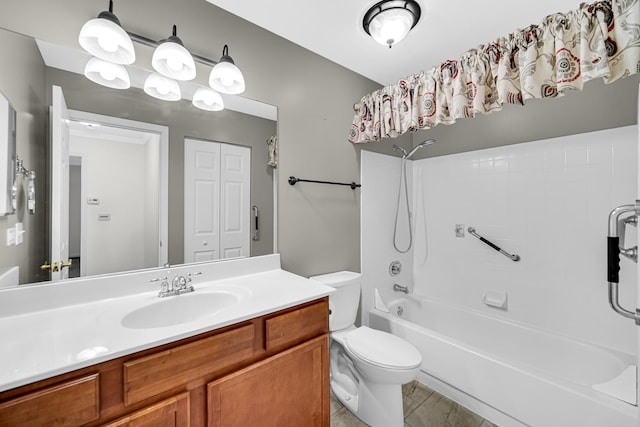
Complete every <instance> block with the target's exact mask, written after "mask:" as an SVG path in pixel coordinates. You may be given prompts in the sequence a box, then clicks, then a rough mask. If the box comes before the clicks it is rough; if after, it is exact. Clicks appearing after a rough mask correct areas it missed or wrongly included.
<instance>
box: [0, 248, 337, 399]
mask: <svg viewBox="0 0 640 427" xmlns="http://www.w3.org/2000/svg"><path fill="white" fill-rule="evenodd" d="M196 271H197V272H201V273H202V274H200V275H198V276H194V278H193V282H192V283H191V284H192V285H193V287H194V288H195V291H194V292H193V293H189V294H184V295H178V296H168V297H165V298H159V297H158V291H159V290H160V282H149V281H150V280H151V279H155V278H158V277H165V276H169V278H172V277H173V276H174V275H176V274H185V275H186V274H187V273H189V272H192V273H194V272H196ZM167 273H168V274H167ZM216 291H222V292H227V291H232V292H233V293H234V294H235V295H239V296H240V301H239V302H238V303H236V304H234V305H231V306H229V307H228V308H223V309H222V310H221V311H219V312H216V313H213V314H210V315H209V314H207V315H206V316H204V317H201V318H198V319H196V320H193V321H189V322H186V323H180V324H175V325H171V326H165V327H154V328H142V329H132V328H129V327H125V326H123V324H122V320H123V318H124V317H125V316H126V315H127V314H128V313H130V312H132V311H134V310H135V309H137V308H140V307H146V306H148V305H149V304H155V303H159V302H160V303H164V302H165V301H167V300H168V299H169V298H174V299H175V301H171V303H172V304H173V303H176V304H178V303H179V302H180V301H186V299H185V300H180V298H183V297H184V296H188V298H192V297H195V296H196V295H197V294H199V295H203V294H205V293H208V292H216ZM331 292H333V288H331V287H328V286H324V285H322V284H320V283H318V282H314V281H312V280H309V279H306V278H304V277H301V276H297V275H295V274H292V273H289V272H287V271H284V270H282V269H280V258H279V256H278V255H269V256H265V257H255V258H245V259H238V260H232V261H222V262H215V263H206V264H197V265H188V266H179V267H172V268H170V269H168V270H167V269H155V270H146V271H142V272H136V273H130V274H121V275H111V276H103V277H97V278H88V279H79V280H69V281H66V282H59V283H51V284H46V285H38V286H22V287H18V288H14V289H7V290H0V343H1V347H2V351H1V352H0V366H2V368H1V369H0V391H4V390H9V389H12V388H15V387H18V386H21V385H25V384H29V383H31V382H34V381H38V380H41V379H45V378H49V377H52V376H55V375H58V374H62V373H65V372H70V371H73V370H76V369H79V368H83V367H86V366H89V365H93V364H96V363H100V362H104V361H107V360H111V359H115V358H117V357H120V356H123V355H127V354H131V353H135V352H137V351H140V350H144V349H148V348H152V347H155V346H158V345H161V344H166V343H169V342H172V341H176V340H179V339H182V338H186V337H190V336H194V335H197V334H200V333H203V332H207V331H211V330H215V329H218V328H221V327H224V326H228V325H231V324H234V323H238V322H242V321H244V320H247V319H251V318H254V317H258V316H261V315H264V314H268V313H272V312H275V311H278V310H281V309H283V308H288V307H292V306H295V305H297V304H301V303H304V302H308V301H312V300H315V299H318V298H321V297H324V296H327V295H329V294H330V293H331ZM177 307H179V305H177Z"/></svg>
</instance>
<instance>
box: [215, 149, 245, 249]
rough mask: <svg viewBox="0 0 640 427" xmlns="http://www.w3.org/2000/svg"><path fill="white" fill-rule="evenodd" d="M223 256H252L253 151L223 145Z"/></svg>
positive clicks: (221, 226) (221, 224) (221, 235)
mask: <svg viewBox="0 0 640 427" xmlns="http://www.w3.org/2000/svg"><path fill="white" fill-rule="evenodd" d="M220 160H221V164H220V183H221V187H220V190H221V191H220V193H221V194H220V197H221V199H222V206H221V213H220V216H221V217H220V220H221V223H220V252H221V257H222V258H235V257H245V256H249V255H250V250H251V248H250V234H251V217H250V213H249V204H250V200H251V199H250V196H251V150H250V149H249V148H247V147H240V146H237V145H230V144H222V147H221V150H220Z"/></svg>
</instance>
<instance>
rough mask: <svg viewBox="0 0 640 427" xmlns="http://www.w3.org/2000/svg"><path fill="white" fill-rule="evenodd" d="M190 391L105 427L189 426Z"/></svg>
mask: <svg viewBox="0 0 640 427" xmlns="http://www.w3.org/2000/svg"><path fill="white" fill-rule="evenodd" d="M190 424H191V423H190V418H189V393H182V394H179V395H177V396H174V397H172V398H170V399H166V400H163V401H161V402H158V403H156V404H154V405H151V406H149V407H148V408H144V409H141V410H139V411H136V412H134V413H132V414H130V415H127V416H126V417H124V418H120V419H119V420H116V421H114V422H112V423H109V424H106V425H105V427H189V426H190Z"/></svg>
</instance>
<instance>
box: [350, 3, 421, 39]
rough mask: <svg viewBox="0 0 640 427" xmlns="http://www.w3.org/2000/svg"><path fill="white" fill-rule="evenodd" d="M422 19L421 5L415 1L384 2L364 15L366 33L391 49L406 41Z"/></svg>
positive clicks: (363, 23)
mask: <svg viewBox="0 0 640 427" xmlns="http://www.w3.org/2000/svg"><path fill="white" fill-rule="evenodd" d="M419 19H420V5H419V4H418V2H417V1H415V0H383V1H381V2H379V3H376V4H375V5H374V6H372V7H371V8H370V9H369V10H368V11H367V13H365V14H364V19H363V20H362V26H363V27H364V31H365V32H366V33H367V34H369V35H370V36H371V37H373V39H374V40H375V41H377V42H378V43H380V44H382V45H387V46H389V48H391V46H393V45H394V44H396V43H398V42H399V41H401V40H402V39H404V38H405V37H406V36H407V34H409V31H411V29H412V28H413V27H415V26H416V24H417V23H418V20H419Z"/></svg>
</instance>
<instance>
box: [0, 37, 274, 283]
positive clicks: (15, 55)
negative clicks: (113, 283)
mask: <svg viewBox="0 0 640 427" xmlns="http://www.w3.org/2000/svg"><path fill="white" fill-rule="evenodd" d="M0 53H1V54H2V57H3V58H5V60H6V63H12V64H15V65H14V67H13V68H12V69H11V70H6V71H5V70H4V68H5V67H3V70H1V71H0V92H2V93H5V94H6V95H7V99H8V101H9V102H10V103H11V104H12V105H13V106H14V107H15V109H16V114H17V144H16V153H17V154H18V155H19V156H20V157H21V158H22V159H24V162H25V164H27V165H28V167H29V168H30V169H31V170H34V171H35V172H36V174H37V176H38V180H37V196H36V205H37V206H38V209H37V210H36V211H35V214H30V213H29V212H28V210H27V209H26V208H25V207H24V205H25V195H24V192H25V190H24V189H22V188H19V191H18V201H17V205H18V206H17V209H16V212H15V214H13V215H8V216H4V217H0V231H2V233H3V235H4V230H5V229H9V228H11V227H14V226H15V224H16V223H18V222H19V223H22V224H24V227H25V236H26V238H25V242H24V244H23V245H21V246H5V245H0V286H1V284H2V274H3V273H4V272H6V271H9V270H11V269H12V268H14V267H16V266H19V270H20V273H19V283H20V284H26V283H34V282H42V281H48V280H56V279H64V278H66V277H68V275H69V272H67V273H66V274H63V275H62V276H59V275H53V274H52V273H51V272H50V271H49V270H48V269H47V268H46V263H49V264H51V263H53V262H56V261H58V262H64V261H67V259H59V260H58V259H53V258H52V256H54V254H52V249H51V248H52V247H55V246H56V245H58V246H62V247H63V248H64V247H65V246H66V249H67V251H68V257H69V258H76V259H77V260H74V261H75V264H73V263H72V267H71V268H69V270H68V271H70V272H71V274H70V277H78V276H80V275H83V276H84V275H95V274H108V273H115V272H122V271H129V270H137V269H141V268H154V267H159V266H162V265H163V264H164V263H165V262H168V263H170V264H172V265H173V264H182V263H185V262H191V261H199V260H205V259H211V258H213V259H222V258H225V257H232V256H238V255H239V252H237V251H235V252H234V251H229V253H228V254H227V255H226V256H225V254H224V253H222V254H213V255H211V254H208V255H204V256H202V257H199V256H198V255H197V254H196V255H195V256H191V257H190V256H189V255H188V252H189V248H185V241H187V246H189V243H188V242H189V239H188V238H185V233H184V230H185V223H187V224H190V223H192V222H193V221H190V219H187V220H186V219H185V200H187V199H191V203H192V204H193V201H194V196H193V195H190V194H188V193H189V192H188V191H186V189H185V176H187V180H194V179H195V178H193V174H192V173H191V172H192V171H191V166H190V163H189V161H188V160H189V159H185V149H187V152H188V147H186V145H188V143H187V144H186V143H185V141H199V142H200V143H204V144H210V146H211V147H214V146H215V147H218V148H217V149H218V150H219V151H220V147H223V148H222V152H223V153H224V152H229V150H228V149H227V148H230V150H231V152H233V153H236V152H239V151H241V152H243V153H244V154H243V156H245V157H244V158H245V159H247V161H248V163H247V167H248V175H247V177H248V178H247V179H248V181H247V188H250V192H248V194H247V197H245V198H242V199H241V198H239V197H235V196H234V197H230V199H233V201H234V203H235V205H236V206H237V205H238V204H239V203H242V206H241V207H239V208H234V209H235V210H234V212H236V213H235V214H233V215H236V214H237V215H241V216H239V217H238V218H237V219H236V220H234V221H235V224H236V226H238V224H239V226H240V227H241V228H243V229H247V230H249V232H248V234H247V235H248V236H250V237H249V241H248V242H247V244H248V247H247V250H246V252H245V253H243V254H241V256H249V255H250V256H257V255H265V254H270V253H273V252H274V251H275V250H276V249H275V248H276V239H275V229H274V224H275V223H276V221H275V218H274V208H275V205H276V200H275V199H276V190H275V188H276V187H275V185H274V180H275V178H276V176H275V175H276V174H277V169H274V168H273V167H272V166H269V165H268V160H269V147H268V145H267V141H268V140H270V139H271V138H272V137H273V136H275V135H276V133H277V108H276V107H275V106H271V105H267V104H264V103H261V102H259V101H254V100H248V99H243V98H241V97H237V96H227V97H225V104H226V107H227V108H226V109H225V110H223V111H218V112H207V111H202V110H199V109H197V108H195V107H194V106H193V105H192V104H191V102H190V101H189V100H181V101H176V102H168V101H161V100H157V99H155V98H151V97H149V96H148V95H146V94H145V93H144V92H143V90H142V89H137V88H135V87H133V86H132V88H130V89H127V90H117V89H110V88H106V87H102V86H100V85H97V84H95V83H93V82H91V81H89V80H88V79H86V78H85V77H84V75H82V69H83V68H84V63H85V62H86V61H87V60H88V56H83V55H84V53H83V52H82V50H81V49H80V47H78V49H77V50H76V49H70V48H68V47H66V48H63V47H60V46H56V45H54V44H52V43H49V42H47V41H46V40H35V39H33V38H31V37H29V36H25V35H21V34H17V33H15V32H12V31H8V30H4V29H0ZM19 67H24V69H22V70H21V69H19ZM133 78H135V77H132V83H133ZM58 87H59V88H60V91H61V96H62V97H63V99H64V104H66V110H67V114H68V116H66V118H63V119H62V121H63V122H64V123H67V124H68V129H67V130H66V132H68V138H69V140H70V141H69V143H70V147H69V157H68V165H67V167H68V168H69V176H70V183H69V184H63V185H62V188H64V190H63V191H62V193H66V195H63V194H62V193H61V192H58V190H55V191H54V192H52V189H53V188H57V187H56V186H59V184H56V183H55V181H53V182H52V180H51V179H50V176H51V173H53V172H55V168H56V163H55V161H54V162H53V163H52V155H54V154H55V151H56V150H57V149H52V148H51V147H52V145H51V142H50V141H51V140H53V139H54V138H53V135H52V131H51V129H53V126H52V124H55V123H58V121H59V120H60V119H59V118H57V119H56V118H54V117H53V116H50V115H49V114H50V112H49V109H50V108H51V106H52V104H55V103H56V102H57V100H56V96H54V95H53V93H54V88H58ZM188 90H189V89H188V88H187V91H188ZM53 110H54V108H51V114H54V113H53ZM56 117H57V116H56ZM54 133H55V132H54ZM225 147H227V148H225ZM225 150H226V151H225ZM234 150H235V151H234ZM63 163H64V162H63ZM196 181H197V179H196ZM187 185H189V183H188V182H187ZM185 194H186V195H185ZM65 199H69V200H65ZM202 200H203V199H202V197H201V196H197V195H196V196H195V202H196V203H195V205H196V208H197V209H203V206H205V205H206V204H207V203H209V205H210V204H211V203H212V202H210V201H208V202H207V203H200V205H198V201H202ZM240 200H241V202H240ZM61 204H62V205H64V206H66V208H65V209H67V210H68V213H67V214H65V215H66V217H64V218H63V219H61V220H57V219H55V218H57V217H56V216H55V215H56V213H55V212H54V211H55V210H56V209H59V205H61ZM212 208H213V209H218V208H217V207H212ZM204 209H206V206H205V207H204ZM223 209H224V208H223ZM63 210H64V209H63ZM186 212H187V215H189V214H188V212H189V210H188V209H186ZM229 212H230V210H229V209H225V210H224V211H217V212H216V213H211V209H209V210H207V211H206V212H204V213H201V214H198V215H199V216H198V218H200V219H202V218H204V220H203V221H205V222H208V223H209V224H213V221H215V222H216V224H221V222H220V221H222V220H223V219H224V217H225V215H226V216H227V217H228V216H229V215H231V214H230V213H229ZM256 214H257V215H258V220H257V221H256ZM63 216H64V215H63ZM65 221H68V225H67V226H66V228H65V226H64V225H62V224H63V223H65ZM234 221H232V222H234ZM256 223H257V224H258V225H259V232H258V233H256V230H255V227H256ZM215 226H216V225H212V227H215ZM58 228H62V229H63V232H62V234H63V239H62V240H64V239H67V241H66V242H65V241H63V242H62V243H60V242H57V241H56V239H57V237H55V233H56V232H59V230H57V229H58ZM67 229H68V230H67ZM204 244H205V245H207V244H208V242H204ZM134 248H135V249H134ZM185 254H186V255H185ZM63 258H64V257H63ZM43 265H45V267H44V268H41V266H43Z"/></svg>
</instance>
